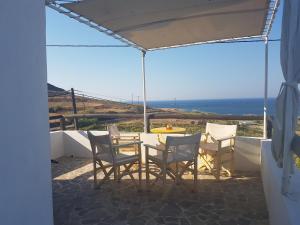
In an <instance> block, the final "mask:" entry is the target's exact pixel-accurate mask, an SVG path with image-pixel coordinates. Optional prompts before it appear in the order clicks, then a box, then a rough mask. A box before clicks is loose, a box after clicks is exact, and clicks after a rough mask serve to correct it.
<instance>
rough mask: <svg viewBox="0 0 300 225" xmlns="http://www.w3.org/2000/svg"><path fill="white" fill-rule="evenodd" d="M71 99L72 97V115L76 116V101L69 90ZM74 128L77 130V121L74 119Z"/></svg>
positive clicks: (72, 92) (72, 91)
mask: <svg viewBox="0 0 300 225" xmlns="http://www.w3.org/2000/svg"><path fill="white" fill-rule="evenodd" d="M71 97H72V106H73V114H74V115H75V114H77V107H76V99H75V94H74V89H73V88H71ZM74 127H75V129H76V130H78V119H77V118H75V117H74Z"/></svg>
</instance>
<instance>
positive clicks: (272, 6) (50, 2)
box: [46, 0, 280, 51]
mask: <svg viewBox="0 0 300 225" xmlns="http://www.w3.org/2000/svg"><path fill="white" fill-rule="evenodd" d="M81 1H82V0H46V5H47V6H48V7H49V8H51V9H53V10H55V11H57V12H59V13H61V14H64V15H66V16H68V17H70V18H72V19H74V20H77V21H78V22H80V23H83V24H85V25H88V26H89V27H92V28H94V29H96V30H97V31H100V32H102V33H105V34H106V35H108V36H111V37H113V38H115V39H116V40H119V41H121V42H123V43H125V44H127V45H130V46H132V47H133V48H136V49H138V50H141V51H155V50H161V49H169V48H178V47H186V46H193V45H202V44H212V43H219V42H222V43H224V42H235V41H238V40H244V39H263V40H265V39H266V37H268V36H269V34H270V31H271V28H272V24H273V21H274V19H275V14H276V11H277V9H278V6H279V2H280V0H269V9H268V12H267V14H266V20H265V21H266V22H265V26H264V28H263V30H262V32H261V34H260V35H254V36H245V37H232V38H226V39H219V40H211V41H202V42H195V43H188V44H181V45H173V46H167V47H158V48H150V49H145V48H143V47H141V46H139V45H138V44H136V43H134V42H132V41H130V40H127V39H126V38H124V37H122V36H121V35H120V34H118V33H115V32H113V31H111V30H109V29H107V28H105V27H103V26H102V25H101V24H97V23H95V22H93V21H91V20H89V19H86V18H85V17H83V16H81V15H79V14H77V13H75V12H73V11H71V10H69V9H66V8H64V7H63V4H65V3H76V2H81Z"/></svg>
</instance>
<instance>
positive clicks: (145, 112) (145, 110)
mask: <svg viewBox="0 0 300 225" xmlns="http://www.w3.org/2000/svg"><path fill="white" fill-rule="evenodd" d="M145 55H146V52H145V51H142V75H143V102H144V133H147V130H148V123H147V99H146V72H145Z"/></svg>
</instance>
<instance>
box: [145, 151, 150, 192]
mask: <svg viewBox="0 0 300 225" xmlns="http://www.w3.org/2000/svg"><path fill="white" fill-rule="evenodd" d="M148 155H149V148H148V147H146V155H145V159H146V165H145V167H146V168H145V169H146V188H147V190H148V189H149V178H150V177H149V176H150V174H149V159H148Z"/></svg>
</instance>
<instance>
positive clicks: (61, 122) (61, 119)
mask: <svg viewBox="0 0 300 225" xmlns="http://www.w3.org/2000/svg"><path fill="white" fill-rule="evenodd" d="M65 122H66V120H65V117H61V118H60V129H61V130H65V129H66V125H65V124H66V123H65Z"/></svg>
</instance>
